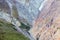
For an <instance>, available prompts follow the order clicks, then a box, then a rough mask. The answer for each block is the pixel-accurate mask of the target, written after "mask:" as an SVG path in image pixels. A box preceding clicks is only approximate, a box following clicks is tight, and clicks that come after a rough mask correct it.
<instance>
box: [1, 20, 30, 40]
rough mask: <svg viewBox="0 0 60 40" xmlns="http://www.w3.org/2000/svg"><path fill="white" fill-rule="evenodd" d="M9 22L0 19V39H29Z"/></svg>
mask: <svg viewBox="0 0 60 40" xmlns="http://www.w3.org/2000/svg"><path fill="white" fill-rule="evenodd" d="M13 26H14V25H12V24H11V23H7V22H3V21H0V40H29V38H27V37H25V36H24V35H23V34H21V33H19V32H17V31H16V30H14V28H13Z"/></svg>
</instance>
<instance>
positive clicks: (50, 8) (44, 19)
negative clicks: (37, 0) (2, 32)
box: [30, 0, 60, 40]
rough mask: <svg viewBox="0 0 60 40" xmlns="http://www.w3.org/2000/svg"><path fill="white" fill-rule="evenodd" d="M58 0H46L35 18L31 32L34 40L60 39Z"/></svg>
mask: <svg viewBox="0 0 60 40" xmlns="http://www.w3.org/2000/svg"><path fill="white" fill-rule="evenodd" d="M59 3H60V0H48V1H47V2H46V4H45V6H44V8H43V9H42V11H41V12H40V15H39V16H38V18H37V19H36V21H35V23H34V25H33V28H32V29H31V30H30V32H31V34H32V35H33V37H34V38H35V39H36V40H60V34H59V31H60V25H59V24H60V4H59Z"/></svg>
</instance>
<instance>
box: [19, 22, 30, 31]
mask: <svg viewBox="0 0 60 40" xmlns="http://www.w3.org/2000/svg"><path fill="white" fill-rule="evenodd" d="M20 28H22V29H26V30H27V31H28V30H29V29H30V26H29V24H28V25H25V24H24V23H22V22H21V26H20Z"/></svg>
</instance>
